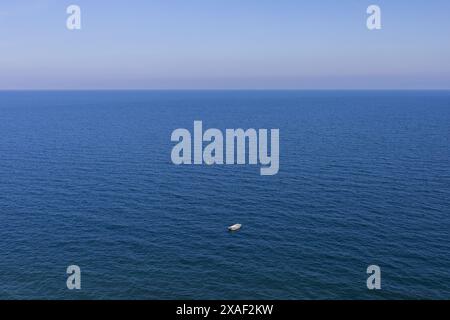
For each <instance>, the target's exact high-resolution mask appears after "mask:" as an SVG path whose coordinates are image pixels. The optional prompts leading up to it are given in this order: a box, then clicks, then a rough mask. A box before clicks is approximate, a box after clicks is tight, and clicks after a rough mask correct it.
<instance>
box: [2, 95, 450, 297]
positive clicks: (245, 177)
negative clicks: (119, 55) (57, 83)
mask: <svg viewBox="0 0 450 320" xmlns="http://www.w3.org/2000/svg"><path fill="white" fill-rule="evenodd" d="M194 120H202V121H203V126H204V128H219V129H222V130H225V129H226V128H245V129H246V128H256V129H259V128H267V129H271V128H279V129H280V172H279V173H278V174H277V175H275V176H261V175H260V174H259V167H258V166H175V165H173V164H172V163H171V160H170V153H171V149H172V147H173V145H174V143H172V142H171V141H170V135H171V132H172V131H173V130H174V129H176V128H188V129H190V130H191V131H192V130H193V122H194ZM449 165H450V92H448V91H447V92H444V91H367V92H365V91H341V92H339V91H336V92H334V91H310V92H307V91H303V92H302V91H185V92H183V91H148V92H147V91H99V92H96V91H90V92H89V91H86V92H83V91H79V92H76V91H74V92H0V298H2V299H15V298H19V299H51V298H56V299H417V298H439V299H450V237H449V233H450V168H449ZM234 223H242V224H243V228H242V229H241V230H240V231H239V232H236V233H229V232H227V230H226V228H227V226H229V225H231V224H234ZM71 264H76V265H79V266H80V267H81V271H82V290H80V291H69V290H68V289H67V288H66V278H67V275H66V268H67V266H69V265H71ZM371 264H376V265H379V266H380V267H381V272H382V290H380V291H369V290H368V289H367V287H366V279H367V276H368V275H367V274H366V268H367V267H368V266H369V265H371Z"/></svg>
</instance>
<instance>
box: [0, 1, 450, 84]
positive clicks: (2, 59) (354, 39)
mask: <svg viewBox="0 0 450 320" xmlns="http://www.w3.org/2000/svg"><path fill="white" fill-rule="evenodd" d="M71 4H75V5H78V6H80V8H81V30H72V31H71V30H68V29H67V28H66V19H67V17H68V16H69V15H68V14H67V13H66V8H67V7H68V6H69V5H71ZM371 4H376V5H378V6H380V8H381V14H382V15H381V22H382V29H381V30H372V31H370V30H368V29H367V27H366V19H367V17H368V14H367V13H366V9H367V7H368V6H369V5H371ZM449 15H450V1H448V0H433V1H426V0H395V1H392V0H371V1H366V0H341V1H337V0H320V1H318V0H314V1H313V0H310V1H302V0H128V1H124V0H110V1H106V0H95V1H92V0H71V1H65V0H0V90H21V89H33V90H39V89H43V90H47V89H61V90H67V89H450V19H449Z"/></svg>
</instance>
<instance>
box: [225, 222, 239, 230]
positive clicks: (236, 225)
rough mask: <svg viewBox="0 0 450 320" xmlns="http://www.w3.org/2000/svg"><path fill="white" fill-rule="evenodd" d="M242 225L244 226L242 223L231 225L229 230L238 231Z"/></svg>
mask: <svg viewBox="0 0 450 320" xmlns="http://www.w3.org/2000/svg"><path fill="white" fill-rule="evenodd" d="M241 227H242V224H239V223H236V224H233V225H232V226H229V227H228V230H229V231H237V230H239V229H240V228H241Z"/></svg>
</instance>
